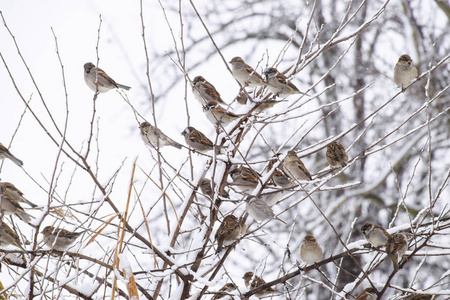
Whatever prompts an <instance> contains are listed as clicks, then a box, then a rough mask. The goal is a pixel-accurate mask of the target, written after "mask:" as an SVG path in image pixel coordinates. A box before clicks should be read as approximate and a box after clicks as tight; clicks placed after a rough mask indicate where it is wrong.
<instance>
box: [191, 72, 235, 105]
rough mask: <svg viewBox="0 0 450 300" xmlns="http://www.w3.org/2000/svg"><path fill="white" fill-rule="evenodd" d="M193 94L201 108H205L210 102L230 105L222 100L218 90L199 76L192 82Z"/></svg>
mask: <svg viewBox="0 0 450 300" xmlns="http://www.w3.org/2000/svg"><path fill="white" fill-rule="evenodd" d="M192 93H194V96H195V99H197V101H198V102H200V105H201V106H205V105H206V104H207V103H208V102H209V101H217V102H218V103H220V104H223V105H228V104H227V103H226V102H225V101H223V100H222V98H220V94H219V92H218V91H217V90H216V88H215V87H214V86H213V85H212V84H211V83H209V82H208V81H207V80H206V79H205V78H203V77H202V76H197V77H195V78H194V81H192Z"/></svg>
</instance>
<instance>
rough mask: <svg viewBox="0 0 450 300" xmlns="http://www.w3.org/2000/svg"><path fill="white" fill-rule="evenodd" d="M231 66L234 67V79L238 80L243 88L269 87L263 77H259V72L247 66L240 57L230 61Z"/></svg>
mask: <svg viewBox="0 0 450 300" xmlns="http://www.w3.org/2000/svg"><path fill="white" fill-rule="evenodd" d="M230 64H231V67H232V70H231V72H232V73H233V76H234V78H236V80H237V81H239V83H240V84H241V85H242V86H244V87H245V86H248V87H257V86H260V85H267V83H266V82H264V80H263V79H262V77H261V75H259V74H258V72H256V71H255V70H254V69H253V68H252V67H250V66H249V65H247V64H246V63H245V62H244V60H243V59H242V58H240V57H239V56H236V57H234V58H233V59H232V60H230Z"/></svg>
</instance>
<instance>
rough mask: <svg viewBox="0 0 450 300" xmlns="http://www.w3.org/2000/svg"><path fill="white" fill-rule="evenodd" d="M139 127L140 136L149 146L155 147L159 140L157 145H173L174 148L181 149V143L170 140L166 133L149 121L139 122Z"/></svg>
mask: <svg viewBox="0 0 450 300" xmlns="http://www.w3.org/2000/svg"><path fill="white" fill-rule="evenodd" d="M139 128H140V129H141V138H142V140H143V141H144V143H146V144H147V145H149V146H152V147H153V148H156V146H157V140H159V147H160V148H162V147H164V146H173V147H175V148H178V149H181V147H182V146H181V145H180V144H178V143H177V142H175V141H173V140H171V139H170V138H169V137H168V136H167V135H165V134H164V133H163V132H162V131H161V130H159V128H156V127H154V126H153V125H151V124H150V123H149V122H142V123H141V124H139Z"/></svg>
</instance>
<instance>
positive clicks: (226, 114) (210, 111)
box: [203, 100, 244, 126]
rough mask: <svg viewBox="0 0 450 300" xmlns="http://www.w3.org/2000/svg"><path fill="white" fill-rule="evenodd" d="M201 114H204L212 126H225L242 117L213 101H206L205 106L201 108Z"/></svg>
mask: <svg viewBox="0 0 450 300" xmlns="http://www.w3.org/2000/svg"><path fill="white" fill-rule="evenodd" d="M203 112H204V113H205V115H206V118H207V119H208V121H210V122H211V123H212V124H213V125H216V124H217V123H220V124H222V125H224V126H225V125H228V124H230V123H231V122H233V121H234V120H236V119H239V118H240V117H242V116H244V115H237V114H234V113H232V112H230V111H227V110H226V109H225V108H223V107H222V106H220V105H219V104H218V103H217V101H214V100H212V101H208V103H207V104H206V106H204V107H203Z"/></svg>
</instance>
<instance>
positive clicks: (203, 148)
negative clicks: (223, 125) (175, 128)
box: [181, 126, 214, 153]
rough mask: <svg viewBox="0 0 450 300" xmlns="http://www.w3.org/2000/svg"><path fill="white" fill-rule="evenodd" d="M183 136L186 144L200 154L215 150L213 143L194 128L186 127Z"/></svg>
mask: <svg viewBox="0 0 450 300" xmlns="http://www.w3.org/2000/svg"><path fill="white" fill-rule="evenodd" d="M181 134H182V135H183V136H184V139H185V141H186V144H188V146H189V147H191V148H192V149H194V150H196V151H198V152H201V153H205V152H208V151H211V150H213V149H214V144H213V142H212V141H211V140H210V139H208V138H207V137H206V135H204V134H203V133H202V132H200V131H199V130H197V129H195V128H194V127H192V126H188V127H186V129H184V130H183V132H182V133H181Z"/></svg>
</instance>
